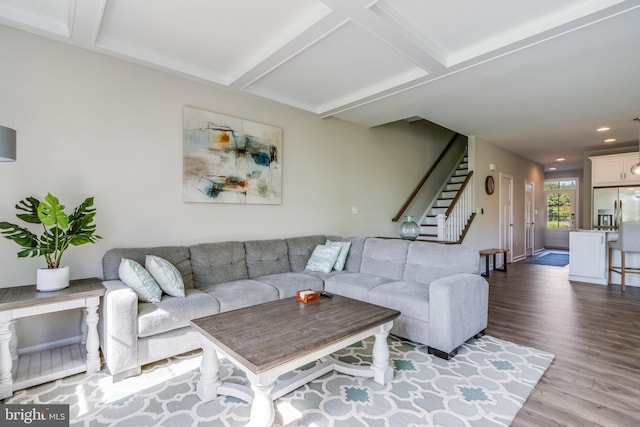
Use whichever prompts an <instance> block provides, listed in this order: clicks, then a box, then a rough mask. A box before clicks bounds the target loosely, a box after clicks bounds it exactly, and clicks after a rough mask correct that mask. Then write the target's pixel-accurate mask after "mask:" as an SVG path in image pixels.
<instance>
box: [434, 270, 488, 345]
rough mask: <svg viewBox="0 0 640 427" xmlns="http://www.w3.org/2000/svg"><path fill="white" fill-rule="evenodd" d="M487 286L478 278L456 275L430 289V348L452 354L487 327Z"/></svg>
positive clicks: (445, 278) (443, 278)
mask: <svg viewBox="0 0 640 427" xmlns="http://www.w3.org/2000/svg"><path fill="white" fill-rule="evenodd" d="M488 312H489V283H488V282H487V281H486V280H485V279H484V278H483V277H482V276H480V275H479V274H470V273H458V274H453V275H451V276H446V277H441V278H439V279H436V280H434V281H433V282H431V284H430V285H429V328H430V330H429V346H430V347H432V348H434V349H437V350H439V351H441V352H444V353H451V352H452V351H454V350H455V349H456V348H457V347H459V346H460V345H461V344H463V343H464V342H465V341H466V340H468V339H469V338H471V337H473V336H474V335H477V334H478V333H480V332H482V331H483V330H484V329H486V327H487V322H488Z"/></svg>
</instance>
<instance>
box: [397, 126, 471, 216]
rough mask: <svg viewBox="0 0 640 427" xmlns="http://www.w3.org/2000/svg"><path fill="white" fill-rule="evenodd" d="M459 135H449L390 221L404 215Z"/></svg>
mask: <svg viewBox="0 0 640 427" xmlns="http://www.w3.org/2000/svg"><path fill="white" fill-rule="evenodd" d="M459 136H460V134H459V133H457V132H456V133H454V134H453V136H452V137H451V139H450V140H449V143H448V144H447V146H446V147H445V148H444V150H442V153H440V155H439V156H438V158H437V159H436V160H435V162H433V164H432V165H431V167H430V168H429V170H428V171H427V173H426V174H425V175H424V177H422V180H420V182H419V183H418V185H417V186H416V188H415V189H414V190H413V193H411V195H410V196H409V198H408V199H407V201H406V202H404V205H402V207H401V208H400V210H399V211H398V213H397V214H396V216H394V217H393V218H392V219H391V221H393V222H398V220H400V218H402V216H403V215H404V213H405V211H406V210H407V209H408V208H409V206H410V205H411V203H412V202H413V201H414V199H415V198H416V196H417V195H418V193H419V192H420V190H421V189H422V187H423V186H424V184H425V183H426V182H427V180H428V179H429V177H430V176H431V175H432V174H433V172H434V171H435V169H436V167H437V166H438V165H439V163H440V161H441V160H442V159H443V158H444V157H445V155H446V154H447V153H448V152H449V150H450V149H451V147H453V143H454V142H455V140H456V138H458V137H459Z"/></svg>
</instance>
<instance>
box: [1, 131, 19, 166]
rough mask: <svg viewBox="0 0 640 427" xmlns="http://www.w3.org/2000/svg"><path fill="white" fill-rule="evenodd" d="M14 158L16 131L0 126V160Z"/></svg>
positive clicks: (6, 160)
mask: <svg viewBox="0 0 640 427" xmlns="http://www.w3.org/2000/svg"><path fill="white" fill-rule="evenodd" d="M15 160H16V131H15V130H13V129H11V128H8V127H4V126H0V162H13V161H15Z"/></svg>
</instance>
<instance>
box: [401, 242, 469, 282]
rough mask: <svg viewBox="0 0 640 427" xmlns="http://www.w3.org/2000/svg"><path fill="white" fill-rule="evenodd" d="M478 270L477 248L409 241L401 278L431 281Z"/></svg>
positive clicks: (414, 280)
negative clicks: (405, 263) (405, 264)
mask: <svg viewBox="0 0 640 427" xmlns="http://www.w3.org/2000/svg"><path fill="white" fill-rule="evenodd" d="M479 272H480V254H479V252H478V250H477V249H473V248H470V247H467V246H463V245H442V244H439V243H429V242H411V244H410V245H409V251H408V253H407V266H406V268H405V271H404V275H403V279H404V280H409V281H413V282H420V283H431V282H432V281H433V280H435V279H438V278H440V277H445V276H450V275H452V274H457V273H472V274H478V273H479Z"/></svg>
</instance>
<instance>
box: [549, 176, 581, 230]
mask: <svg viewBox="0 0 640 427" xmlns="http://www.w3.org/2000/svg"><path fill="white" fill-rule="evenodd" d="M576 187H577V181H576V180H575V179H558V180H548V181H545V182H544V194H545V199H546V202H547V228H553V229H569V228H574V227H575V215H574V211H575V204H576V202H575V198H576Z"/></svg>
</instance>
